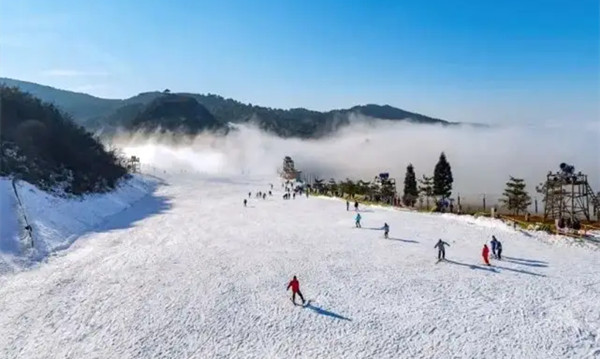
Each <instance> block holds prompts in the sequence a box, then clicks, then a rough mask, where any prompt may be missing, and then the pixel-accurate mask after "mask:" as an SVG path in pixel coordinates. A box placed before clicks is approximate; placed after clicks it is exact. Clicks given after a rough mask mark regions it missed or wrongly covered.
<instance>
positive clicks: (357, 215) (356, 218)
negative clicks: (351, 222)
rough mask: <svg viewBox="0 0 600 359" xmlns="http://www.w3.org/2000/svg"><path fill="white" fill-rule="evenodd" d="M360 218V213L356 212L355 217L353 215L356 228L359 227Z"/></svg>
mask: <svg viewBox="0 0 600 359" xmlns="http://www.w3.org/2000/svg"><path fill="white" fill-rule="evenodd" d="M361 218H362V217H361V216H360V213H357V214H356V217H355V220H356V228H361V225H360V219H361Z"/></svg>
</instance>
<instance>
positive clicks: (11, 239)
mask: <svg viewBox="0 0 600 359" xmlns="http://www.w3.org/2000/svg"><path fill="white" fill-rule="evenodd" d="M17 208H18V206H17V200H16V198H15V195H14V191H13V188H12V183H11V181H10V180H8V179H5V178H0V218H1V219H2V222H1V223H0V239H1V240H0V272H3V271H7V270H11V269H12V268H14V267H15V266H16V264H15V260H16V259H17V258H18V255H19V252H20V248H21V244H20V243H21V238H20V235H19V228H21V224H20V223H19V216H18V209H17Z"/></svg>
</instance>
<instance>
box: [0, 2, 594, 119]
mask: <svg viewBox="0 0 600 359" xmlns="http://www.w3.org/2000/svg"><path fill="white" fill-rule="evenodd" d="M599 13H600V9H599V5H598V1H597V0H571V1H553V0H544V1H541V0H530V1H523V0H521V1H513V0H505V1H493V2H492V1H489V2H488V1H460V0H458V1H446V0H444V1H442V0H430V1H400V0H396V1H360V2H359V1H329V0H321V1H306V0H305V1H284V0H280V1H262V0H255V1H241V0H231V1H226V0H224V1H211V2H208V1H192V0H189V1H188V0H179V1H159V0H147V1H128V0H122V1H113V0H106V1H60V0H59V1H29V0H19V1H13V0H0V76H5V77H12V78H17V79H21V80H28V81H33V82H38V83H42V84H47V85H51V86H55V87H59V88H65V89H70V90H75V91H81V92H87V93H90V94H93V95H97V96H101V97H110V98H125V97H130V96H133V95H135V94H137V93H139V92H143V91H151V90H161V89H164V88H169V89H171V90H172V91H190V92H200V93H206V92H210V93H217V94H220V95H223V96H225V97H232V98H235V99H238V100H241V101H243V102H250V103H253V104H260V105H265V106H269V107H282V108H290V107H306V108H311V109H317V110H327V109H332V108H343V107H349V106H352V105H355V104H364V103H380V104H384V103H387V104H390V105H393V106H397V107H400V108H403V109H406V110H411V111H416V112H420V113H423V114H427V115H431V116H436V117H440V118H444V119H448V120H452V121H470V122H511V123H514V122H527V123H536V122H540V121H544V122H564V121H576V120H577V121H588V122H589V121H600V119H599V117H600V102H599V97H600V88H599V87H600V65H599V61H600V60H599V58H600V49H599V29H600V23H599Z"/></svg>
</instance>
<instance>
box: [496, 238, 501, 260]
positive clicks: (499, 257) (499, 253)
mask: <svg viewBox="0 0 600 359" xmlns="http://www.w3.org/2000/svg"><path fill="white" fill-rule="evenodd" d="M494 239H496V238H494ZM496 242H497V243H496V254H497V258H498V259H499V260H502V242H500V241H499V240H497V239H496Z"/></svg>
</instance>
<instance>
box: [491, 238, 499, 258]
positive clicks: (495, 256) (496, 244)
mask: <svg viewBox="0 0 600 359" xmlns="http://www.w3.org/2000/svg"><path fill="white" fill-rule="evenodd" d="M498 243H500V242H498V240H497V239H496V237H495V236H492V240H491V241H490V244H491V245H492V254H493V255H494V258H498V254H496V251H497V250H498Z"/></svg>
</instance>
